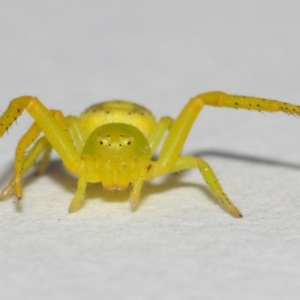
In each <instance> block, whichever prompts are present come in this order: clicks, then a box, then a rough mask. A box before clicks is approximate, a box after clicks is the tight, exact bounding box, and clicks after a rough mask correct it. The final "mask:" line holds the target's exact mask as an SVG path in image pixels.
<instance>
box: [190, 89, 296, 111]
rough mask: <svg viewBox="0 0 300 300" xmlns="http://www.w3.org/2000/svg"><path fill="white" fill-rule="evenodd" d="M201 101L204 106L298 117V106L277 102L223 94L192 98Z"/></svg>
mask: <svg viewBox="0 0 300 300" xmlns="http://www.w3.org/2000/svg"><path fill="white" fill-rule="evenodd" d="M194 99H201V100H202V101H203V102H204V103H205V104H206V105H212V106H218V107H230V108H241V109H248V110H258V111H265V112H284V113H287V114H292V115H300V106H299V105H293V104H290V103H286V102H281V101H278V100H272V99H264V98H257V97H249V96H242V95H232V94H226V93H224V92H218V91H216V92H208V93H204V94H200V95H197V96H195V97H194Z"/></svg>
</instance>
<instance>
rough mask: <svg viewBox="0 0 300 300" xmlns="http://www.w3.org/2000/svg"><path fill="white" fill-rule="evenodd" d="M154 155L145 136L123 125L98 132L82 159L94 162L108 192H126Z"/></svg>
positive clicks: (89, 139)
mask: <svg viewBox="0 0 300 300" xmlns="http://www.w3.org/2000/svg"><path fill="white" fill-rule="evenodd" d="M151 156H152V153H151V149H150V146H149V143H148V141H147V139H146V138H145V136H144V135H143V134H142V133H141V131H140V130H138V129H137V128H136V127H134V126H132V125H128V124H123V123H112V124H105V125H102V126H100V127H98V128H97V129H95V130H94V131H93V132H92V133H91V135H90V136H89V137H88V139H87V141H86V143H85V146H84V148H83V150H82V157H83V159H88V160H94V165H95V168H96V170H97V171H96V172H97V173H98V174H99V178H101V180H100V181H101V182H102V184H103V186H104V187H105V188H107V189H124V188H126V187H127V186H128V184H129V183H130V182H133V181H135V180H136V179H137V178H138V177H139V176H140V175H141V174H142V173H143V172H145V171H146V169H147V165H148V164H149V162H150V159H151Z"/></svg>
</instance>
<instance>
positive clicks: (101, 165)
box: [0, 92, 300, 217]
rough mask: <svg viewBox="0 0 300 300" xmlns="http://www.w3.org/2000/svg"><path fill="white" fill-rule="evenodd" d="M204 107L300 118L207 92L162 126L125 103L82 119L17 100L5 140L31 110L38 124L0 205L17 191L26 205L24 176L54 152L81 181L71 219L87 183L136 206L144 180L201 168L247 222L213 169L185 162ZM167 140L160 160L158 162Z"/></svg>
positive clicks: (99, 107) (21, 147)
mask: <svg viewBox="0 0 300 300" xmlns="http://www.w3.org/2000/svg"><path fill="white" fill-rule="evenodd" d="M204 105H212V106H219V107H230V108H242V109H251V110H258V111H267V112H279V111H282V112H285V113H288V114H295V115H300V107H299V106H297V105H293V104H288V103H284V102H281V101H277V100H267V99H262V98H255V97H248V96H238V95H230V94H226V93H223V92H208V93H204V94H199V95H197V96H195V97H193V98H192V99H191V100H190V101H189V102H188V103H187V104H186V106H185V107H184V108H183V109H182V111H181V112H180V114H179V115H178V117H177V118H176V119H172V118H170V117H162V118H161V119H160V120H156V119H155V118H154V116H153V115H152V114H151V112H150V111H149V110H147V109H146V108H144V107H142V106H140V105H137V104H133V103H130V102H127V101H119V100H113V101H108V102H103V103H99V104H96V105H93V106H91V107H89V108H88V109H86V110H85V111H84V112H83V113H82V115H81V116H79V117H75V116H67V117H65V116H64V115H63V114H62V112H60V111H58V110H49V109H47V108H46V107H45V106H44V105H43V104H42V103H41V102H40V101H39V100H38V99H37V98H36V97H31V96H22V97H19V98H15V99H13V100H12V101H11V102H10V104H9V106H8V108H7V110H6V111H5V112H4V114H3V115H2V116H1V118H0V136H2V135H3V134H4V133H5V132H6V131H7V130H8V128H9V126H10V125H11V124H12V123H13V122H14V121H15V120H16V119H17V118H18V117H19V116H20V115H21V114H22V112H23V111H24V110H25V109H26V110H27V112H28V113H29V114H30V115H31V116H32V118H33V119H34V123H33V124H32V126H31V127H30V128H29V129H28V131H27V132H26V133H25V134H24V135H23V137H22V138H21V139H20V141H19V143H18V145H17V148H16V154H15V170H14V175H13V177H12V179H11V181H10V183H9V184H8V185H7V187H6V188H5V189H4V190H3V191H2V193H1V194H0V198H1V199H5V198H7V197H8V196H9V195H10V194H11V193H12V192H14V193H15V194H16V196H17V197H18V199H20V198H21V196H22V184H21V178H22V176H23V175H24V174H25V173H26V172H27V171H28V170H29V169H30V168H31V167H32V166H33V165H34V163H35V161H36V160H37V159H38V158H39V157H40V156H42V158H41V160H40V163H39V164H38V169H37V173H38V174H40V173H42V172H43V171H44V169H45V168H46V166H47V165H48V162H49V157H50V152H51V149H52V148H54V149H55V151H56V152H57V153H58V155H59V156H60V157H61V159H62V161H63V163H64V165H65V167H66V168H67V169H68V170H69V171H70V172H72V173H74V174H76V175H78V177H79V179H78V187H77V191H76V194H75V196H74V198H73V200H72V202H71V204H70V207H69V212H74V211H77V210H78V209H79V208H80V207H81V205H82V203H83V199H84V194H85V190H86V186H87V183H89V182H90V183H97V182H99V183H102V185H103V187H104V188H105V189H108V190H124V189H125V188H127V187H128V186H129V185H131V193H130V201H131V204H132V206H133V207H134V206H136V204H137V203H138V200H139V198H140V193H141V189H142V186H143V183H144V182H145V181H149V180H152V179H154V178H155V177H159V176H162V175H165V174H167V173H172V172H178V171H180V170H184V169H189V168H198V169H199V171H200V172H201V173H202V175H203V177H204V179H205V181H206V183H207V185H208V187H209V188H210V190H211V192H212V193H213V195H214V196H215V197H216V198H217V199H218V200H219V201H220V203H221V205H222V206H223V207H224V208H225V209H226V210H227V211H228V212H229V213H230V214H231V215H233V216H234V217H241V216H242V214H241V213H240V211H239V210H238V208H237V207H236V206H234V205H233V203H232V202H231V201H230V200H229V198H228V196H227V195H226V194H225V193H224V191H223V189H222V187H221V185H220V183H219V181H218V179H217V177H216V175H215V174H214V172H213V170H212V169H211V167H210V166H209V164H208V163H207V162H205V161H204V160H202V159H201V158H198V157H193V156H181V155H180V153H181V150H182V148H183V146H184V143H185V141H186V138H187V136H188V133H189V131H190V129H191V127H192V125H193V123H194V120H195V119H196V117H197V116H198V114H199V112H200V111H201V109H202V108H203V106H204ZM40 135H41V136H40ZM165 135H166V138H165V140H164V142H163V145H162V148H161V151H160V153H159V156H158V159H157V160H153V155H154V153H155V151H156V149H157V147H158V145H159V144H160V143H161V142H162V140H163V138H164V136H165ZM30 146H32V147H31V148H30V151H29V152H28V153H27V154H26V155H25V151H26V150H27V148H28V147H30Z"/></svg>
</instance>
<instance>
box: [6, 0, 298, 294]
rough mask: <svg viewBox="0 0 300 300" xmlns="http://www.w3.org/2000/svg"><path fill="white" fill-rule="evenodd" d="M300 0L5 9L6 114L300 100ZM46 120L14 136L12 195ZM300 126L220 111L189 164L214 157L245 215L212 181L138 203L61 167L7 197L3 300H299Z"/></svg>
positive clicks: (211, 114)
mask: <svg viewBox="0 0 300 300" xmlns="http://www.w3.org/2000/svg"><path fill="white" fill-rule="evenodd" d="M299 15H300V4H299V1H296V0H294V1H293V0H291V1H283V0H282V1H281V0H278V1H275V0H273V1H267V0H251V1H238V0H237V1H226V0H225V1H224V0H219V1H212V0H207V1H199V0H198V1H188V0H186V1H175V0H169V1H153V0H152V1H138V0H136V1H134V0H131V1H51V2H50V1H6V2H5V1H2V2H1V4H0V82H1V92H0V99H1V100H0V111H1V112H3V111H4V110H5V108H6V107H7V105H8V103H9V101H10V100H11V99H12V98H13V97H17V96H20V95H24V94H30V95H35V96H38V97H39V98H40V99H41V100H42V101H43V103H45V105H46V106H47V107H49V108H56V109H61V110H62V111H63V112H64V113H65V114H79V113H80V112H81V111H82V110H83V109H84V108H85V107H87V106H89V105H91V104H93V103H94V102H97V101H102V100H107V99H114V98H118V99H130V100H132V101H135V102H138V103H140V104H142V105H144V106H147V107H148V108H149V109H151V110H152V111H153V113H155V115H157V116H162V115H167V114H169V115H171V116H173V117H175V116H176V115H177V114H178V113H179V111H180V109H181V108H182V107H183V105H184V104H185V103H186V102H187V101H188V99H189V98H190V97H191V96H193V95H195V94H197V93H201V92H205V91H209V90H223V91H226V92H230V93H238V94H247V95H254V96H262V97H266V98H275V99H282V100H283V101H286V102H292V103H296V104H300V33H299V26H300V22H299ZM30 124H31V120H30V118H29V117H28V116H27V114H26V113H24V115H22V117H21V118H20V119H18V121H17V125H14V126H13V127H12V128H11V129H10V130H9V133H8V134H5V136H4V137H3V138H2V139H1V140H0V155H1V157H0V160H1V161H0V163H1V172H0V186H1V187H4V186H5V184H6V182H7V180H8V177H9V175H10V174H11V172H12V168H13V153H14V148H15V145H16V143H17V141H18V139H19V138H20V136H21V134H22V133H24V132H25V130H26V129H28V128H29V126H30ZM299 136H300V121H299V118H295V117H290V116H286V115H284V114H273V115H270V114H267V113H256V112H247V111H241V110H230V109H226V108H224V109H220V108H211V107H206V108H205V109H204V110H203V112H202V113H201V115H200V116H199V118H198V119H197V121H196V123H195V126H194V128H193V130H192V132H191V134H190V136H189V139H188V141H187V144H186V146H185V148H184V153H185V154H190V155H191V154H194V155H201V156H202V157H203V158H204V159H206V160H207V161H208V162H209V163H210V164H211V165H212V166H213V167H214V169H215V171H216V173H217V174H218V176H219V178H220V180H221V182H222V184H223V186H224V188H225V190H226V192H227V193H228V194H229V195H230V197H231V199H232V200H233V201H234V203H235V204H236V205H237V206H238V207H239V208H240V209H241V211H242V212H243V215H244V218H243V219H234V218H232V217H231V216H229V215H228V214H227V213H226V212H224V210H223V209H222V208H221V207H220V206H219V205H218V204H217V202H215V201H214V200H213V198H212V197H211V195H210V193H209V192H208V189H207V188H206V186H205V184H204V180H203V179H202V177H201V175H200V174H198V171H197V170H191V171H188V172H183V173H181V174H180V175H172V176H169V177H166V178H165V179H164V180H162V181H155V182H154V183H152V184H147V185H146V186H145V188H144V189H143V197H142V203H141V205H140V207H139V209H138V210H137V211H136V212H132V211H131V210H130V207H129V202H128V201H127V197H128V193H124V194H118V193H105V192H103V191H102V188H101V185H93V186H90V187H89V189H88V191H87V195H86V198H87V201H86V204H85V205H84V207H83V208H82V209H81V210H80V211H79V212H78V213H76V214H72V215H69V214H68V213H67V208H68V205H69V203H70V201H71V199H72V195H73V194H74V191H75V189H76V180H75V179H74V178H72V177H70V175H68V174H67V173H66V172H65V171H64V169H63V167H62V165H61V164H60V162H59V160H58V157H57V156H55V155H54V156H53V160H52V163H51V165H50V167H49V169H48V170H47V172H46V174H45V175H43V176H41V177H39V178H34V176H32V175H29V177H28V178H27V180H25V183H24V197H23V199H22V202H21V203H19V205H18V204H17V203H16V202H17V201H16V200H15V199H14V198H13V197H12V198H10V199H9V200H7V201H4V202H0V228H1V230H0V295H1V299H20V298H22V299H53V298H54V296H55V297H56V299H73V300H76V299H118V298H119V299H120V298H122V299H220V298H221V297H222V299H254V298H255V299H283V298H285V299H299V295H300V286H299V282H300V271H299V270H300V250H299V249H300V234H299V230H300V199H299V198H300V185H299V183H300V141H299Z"/></svg>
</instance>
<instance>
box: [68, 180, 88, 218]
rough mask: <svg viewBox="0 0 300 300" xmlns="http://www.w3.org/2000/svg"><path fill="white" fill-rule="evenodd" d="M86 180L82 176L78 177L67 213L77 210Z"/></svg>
mask: <svg viewBox="0 0 300 300" xmlns="http://www.w3.org/2000/svg"><path fill="white" fill-rule="evenodd" d="M86 186H87V182H86V180H85V178H84V177H79V179H78V182H77V191H76V194H75V196H74V198H73V200H72V202H71V204H70V206H69V213H73V212H75V211H77V210H78V209H79V208H80V207H81V205H82V203H83V200H84V194H85V190H86Z"/></svg>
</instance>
